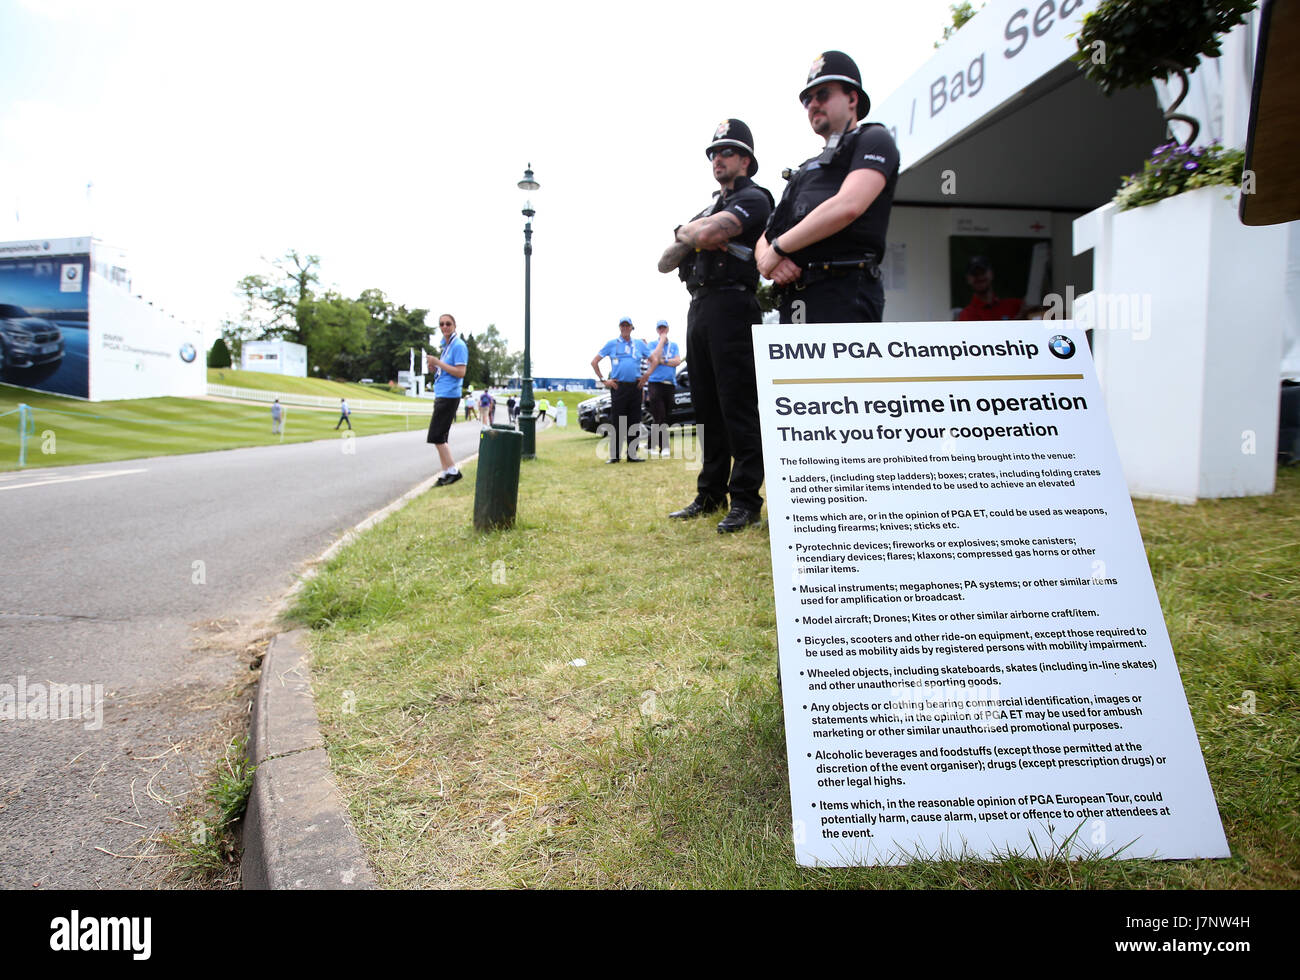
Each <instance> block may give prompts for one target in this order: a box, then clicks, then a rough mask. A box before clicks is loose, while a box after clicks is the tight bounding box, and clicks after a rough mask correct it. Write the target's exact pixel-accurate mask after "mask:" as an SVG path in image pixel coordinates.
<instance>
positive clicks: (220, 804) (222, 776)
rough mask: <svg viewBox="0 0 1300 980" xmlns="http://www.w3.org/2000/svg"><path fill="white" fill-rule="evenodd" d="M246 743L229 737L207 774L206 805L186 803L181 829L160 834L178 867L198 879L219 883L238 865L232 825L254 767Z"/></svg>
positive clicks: (250, 784)
mask: <svg viewBox="0 0 1300 980" xmlns="http://www.w3.org/2000/svg"><path fill="white" fill-rule="evenodd" d="M247 743H248V739H247V738H243V737H241V738H236V739H234V740H233V741H231V743H230V744H229V745H228V746H227V747H226V754H225V758H224V759H223V760H222V762H221V764H220V765H218V766H217V769H216V771H215V772H214V773H213V774H212V775H211V776H210V777H209V782H208V787H207V792H206V793H204V798H205V800H206V802H207V806H206V807H203V806H191V807H189V808H188V810H187V813H186V817H187V818H188V819H186V820H184V821H183V822H182V826H183V828H184V829H182V830H180V831H178V832H176V833H173V834H168V835H166V836H164V838H163V840H164V841H165V842H166V844H167V846H168V847H169V848H170V849H171V851H172V853H173V854H174V855H175V857H176V859H177V863H178V865H179V866H180V868H181V870H182V871H183V872H184V873H185V874H186V875H187V876H188V877H189V878H191V879H192V880H195V881H198V882H200V883H206V884H209V885H213V884H219V883H221V880H222V879H223V878H225V877H227V876H229V875H231V874H233V873H234V870H233V869H236V868H237V867H238V864H239V842H238V837H237V834H236V831H235V825H236V824H237V823H238V822H239V821H240V820H241V819H243V816H244V810H245V808H246V807H247V806H248V796H249V794H250V793H251V792H252V791H253V773H254V771H255V770H256V768H257V767H256V766H254V765H252V764H250V763H249V761H248V758H247V754H246V750H247Z"/></svg>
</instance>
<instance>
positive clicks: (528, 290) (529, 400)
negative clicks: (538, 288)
mask: <svg viewBox="0 0 1300 980" xmlns="http://www.w3.org/2000/svg"><path fill="white" fill-rule="evenodd" d="M541 186H542V185H541V184H539V183H538V182H537V181H536V180H534V179H533V165H532V164H531V163H530V164H529V165H528V167H527V168H526V169H525V170H524V179H523V180H521V181H520V182H519V189H520V190H524V191H535V190H538V189H539V188H540V187H541ZM536 213H537V212H536V211H534V210H533V205H532V203H531V202H529V201H525V202H524V210H523V215H524V218H525V219H527V220H525V222H524V378H523V390H522V391H521V392H520V394H519V430H520V432H522V433H523V436H524V446H523V457H524V459H535V458H536V457H537V417H536V415H534V414H533V413H534V411H535V409H536V403H535V402H534V401H533V361H532V292H533V215H535V214H536Z"/></svg>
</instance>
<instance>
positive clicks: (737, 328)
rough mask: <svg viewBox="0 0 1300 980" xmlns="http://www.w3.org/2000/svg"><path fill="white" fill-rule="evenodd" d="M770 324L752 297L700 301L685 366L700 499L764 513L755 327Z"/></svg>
mask: <svg viewBox="0 0 1300 980" xmlns="http://www.w3.org/2000/svg"><path fill="white" fill-rule="evenodd" d="M762 318H763V316H762V313H761V312H760V310H759V308H758V300H756V299H755V298H754V294H753V293H752V292H750V291H749V290H732V289H725V290H717V291H713V292H708V291H706V292H703V293H699V294H697V296H696V298H695V299H693V300H692V301H691V307H690V310H689V311H688V312H687V314H686V360H687V362H688V363H689V364H690V366H691V401H692V402H693V403H694V406H695V431H696V434H697V436H698V437H699V439H700V443H701V447H700V448H701V455H702V457H703V465H702V466H701V468H700V476H699V479H698V480H697V482H696V487H697V489H698V492H699V494H700V496H702V497H706V498H708V499H710V500H726V497H727V494H728V493H730V494H731V503H732V506H740V507H745V508H748V509H749V510H753V511H757V510H758V509H759V508H761V507H762V506H763V498H762V497H761V496H759V493H758V491H759V488H760V487H761V486H762V485H763V440H762V435H761V433H760V431H759V426H758V385H757V383H756V382H755V380H754V346H753V340H752V337H751V334H752V331H751V327H752V326H753V325H754V324H755V323H759V322H761V320H762Z"/></svg>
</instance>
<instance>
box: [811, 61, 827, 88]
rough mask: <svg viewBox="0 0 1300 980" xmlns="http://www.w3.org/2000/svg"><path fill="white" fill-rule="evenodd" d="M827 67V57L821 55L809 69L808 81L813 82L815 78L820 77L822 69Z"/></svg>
mask: <svg viewBox="0 0 1300 980" xmlns="http://www.w3.org/2000/svg"><path fill="white" fill-rule="evenodd" d="M825 67H826V55H821V56H820V57H818V59H817V60H816V61H814V62H813V63H812V67H811V68H809V69H808V81H810V82H811V81H812V80H813V79H814V78H816V77H817V76H818V75H820V74H821V73H822V69H823V68H825Z"/></svg>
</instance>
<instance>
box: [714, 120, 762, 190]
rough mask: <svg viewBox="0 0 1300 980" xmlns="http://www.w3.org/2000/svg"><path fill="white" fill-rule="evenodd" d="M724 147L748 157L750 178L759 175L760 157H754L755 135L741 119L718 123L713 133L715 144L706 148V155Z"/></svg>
mask: <svg viewBox="0 0 1300 980" xmlns="http://www.w3.org/2000/svg"><path fill="white" fill-rule="evenodd" d="M723 146H734V147H735V148H736V149H738V150H740V151H741V152H742V153H744V154H745V155H746V156H747V157H749V173H748V174H747V175H746V176H748V177H752V176H754V174H756V173H758V157H756V156H754V135H753V134H752V133H751V132H750V131H749V127H748V126H746V125H745V124H744V123H743V122H741V121H740V120H739V119H724V120H722V122H720V123H718V128H717V129H715V130H714V131H713V142H712V143H710V144H709V145H708V146H706V147H705V148H704V155H705V156H708V155H709V153H710V152H711V151H712V150H716V149H718V148H720V147H723Z"/></svg>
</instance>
